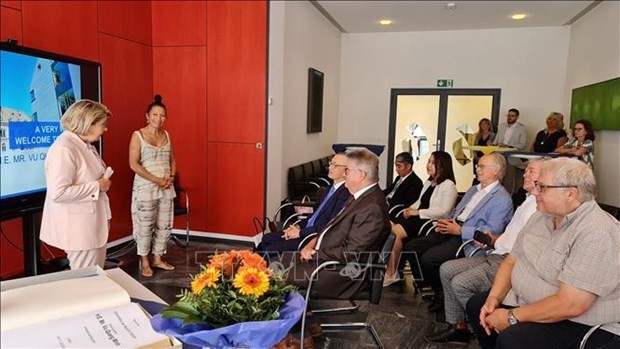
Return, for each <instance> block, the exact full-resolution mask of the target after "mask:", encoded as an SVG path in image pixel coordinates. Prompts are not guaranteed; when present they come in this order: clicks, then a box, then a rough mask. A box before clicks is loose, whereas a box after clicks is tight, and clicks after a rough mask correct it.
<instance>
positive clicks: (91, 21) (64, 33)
mask: <svg viewBox="0 0 620 349" xmlns="http://www.w3.org/2000/svg"><path fill="white" fill-rule="evenodd" d="M22 16H23V18H22V21H23V28H24V29H23V30H24V31H23V38H24V40H23V45H24V46H29V47H32V48H37V49H41V50H46V51H51V52H55V53H61V54H64V55H67V56H74V57H79V58H83V59H87V60H91V61H95V62H98V61H99V47H98V43H97V39H98V37H97V35H98V34H97V2H96V1H24V2H22Z"/></svg>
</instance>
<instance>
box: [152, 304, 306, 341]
mask: <svg viewBox="0 0 620 349" xmlns="http://www.w3.org/2000/svg"><path fill="white" fill-rule="evenodd" d="M305 309H306V305H305V301H304V298H303V297H302V296H301V295H300V294H299V293H296V292H291V293H289V294H288V296H287V297H286V303H285V304H284V305H282V306H281V307H280V317H279V318H278V319H277V320H271V321H249V322H241V323H238V324H234V325H230V326H226V327H220V328H217V329H213V328H212V327H211V326H209V325H208V324H190V325H186V326H183V325H182V324H183V320H181V319H164V318H163V317H162V316H161V314H157V315H155V316H154V317H153V318H152V319H151V325H152V326H153V328H154V329H155V331H157V332H159V333H163V334H165V335H168V336H173V337H176V338H177V339H179V340H180V341H182V342H184V343H187V344H191V345H196V346H200V347H204V348H213V349H215V348H218V349H220V348H252V349H262V348H264V349H269V348H271V347H273V346H274V345H276V344H278V343H279V342H280V341H281V340H282V339H284V337H285V336H286V334H287V333H288V332H289V331H290V330H291V328H292V327H293V326H294V325H295V324H296V323H297V322H298V321H299V319H301V315H302V314H303V312H304V311H305Z"/></svg>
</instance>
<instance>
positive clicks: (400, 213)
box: [394, 208, 407, 218]
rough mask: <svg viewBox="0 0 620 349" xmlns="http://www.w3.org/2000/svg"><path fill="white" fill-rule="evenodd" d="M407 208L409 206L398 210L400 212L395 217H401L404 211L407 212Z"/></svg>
mask: <svg viewBox="0 0 620 349" xmlns="http://www.w3.org/2000/svg"><path fill="white" fill-rule="evenodd" d="M406 209H407V208H403V209H402V210H400V211H398V213H397V214H396V216H394V218H398V217H400V216H401V215H402V214H403V212H405V210H406Z"/></svg>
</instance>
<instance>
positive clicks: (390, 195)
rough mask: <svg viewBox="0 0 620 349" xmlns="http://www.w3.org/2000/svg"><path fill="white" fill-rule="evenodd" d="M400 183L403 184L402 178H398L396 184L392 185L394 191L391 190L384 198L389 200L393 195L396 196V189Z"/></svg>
mask: <svg viewBox="0 0 620 349" xmlns="http://www.w3.org/2000/svg"><path fill="white" fill-rule="evenodd" d="M402 183H403V178H402V177H400V178H399V179H398V181H397V182H396V184H395V185H394V189H392V191H391V192H390V193H389V194H388V195H387V196H386V197H385V198H386V199H388V200H390V199H391V198H392V197H393V196H394V194H396V191H397V190H398V187H400V185H401V184H402Z"/></svg>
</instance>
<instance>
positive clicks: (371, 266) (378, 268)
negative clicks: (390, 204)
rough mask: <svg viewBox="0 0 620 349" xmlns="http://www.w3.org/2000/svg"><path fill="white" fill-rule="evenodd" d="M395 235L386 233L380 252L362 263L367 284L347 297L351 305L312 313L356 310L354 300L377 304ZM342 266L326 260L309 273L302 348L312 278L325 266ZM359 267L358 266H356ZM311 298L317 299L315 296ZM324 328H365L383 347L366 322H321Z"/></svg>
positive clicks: (302, 325)
mask: <svg viewBox="0 0 620 349" xmlns="http://www.w3.org/2000/svg"><path fill="white" fill-rule="evenodd" d="M395 238H396V237H395V236H394V235H393V234H388V236H387V238H386V240H385V242H384V243H383V247H382V248H381V251H380V253H378V254H377V256H376V258H374V261H368V262H367V263H366V264H365V265H363V269H362V270H361V272H365V281H366V283H367V286H366V287H365V288H364V289H363V290H362V291H360V292H359V293H357V294H356V295H355V296H354V297H352V298H350V299H348V300H349V301H350V302H351V304H352V306H351V307H345V308H335V309H323V310H313V312H314V313H328V312H336V311H353V310H357V309H358V306H357V303H355V301H360V300H367V301H368V302H370V303H372V304H379V302H380V301H381V292H382V291H383V278H384V276H385V269H386V268H387V262H388V260H389V258H390V254H391V253H392V247H393V246H394V240H395ZM338 265H339V266H344V264H343V263H341V262H339V261H328V262H324V263H322V264H321V265H319V266H318V268H317V269H316V270H314V271H313V272H312V274H311V275H310V281H309V283H308V289H307V290H306V311H304V314H303V316H302V318H301V343H302V344H301V348H302V349H303V343H304V330H305V327H306V315H307V307H308V301H309V300H310V297H313V294H312V284H313V282H314V280H316V279H317V278H318V275H319V273H320V272H321V271H322V270H325V269H326V268H329V267H333V266H338ZM358 267H360V266H358ZM313 299H317V297H316V296H314V297H313ZM321 299H338V298H326V297H321ZM321 326H322V328H324V329H335V328H354V329H366V330H368V331H369V333H370V335H371V336H372V337H373V339H374V340H375V342H376V343H377V345H378V346H379V348H382V349H383V343H381V339H380V338H379V335H378V334H377V331H376V330H375V328H374V327H373V326H372V325H371V324H369V323H367V322H347V323H337V324H336V323H327V324H321Z"/></svg>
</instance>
